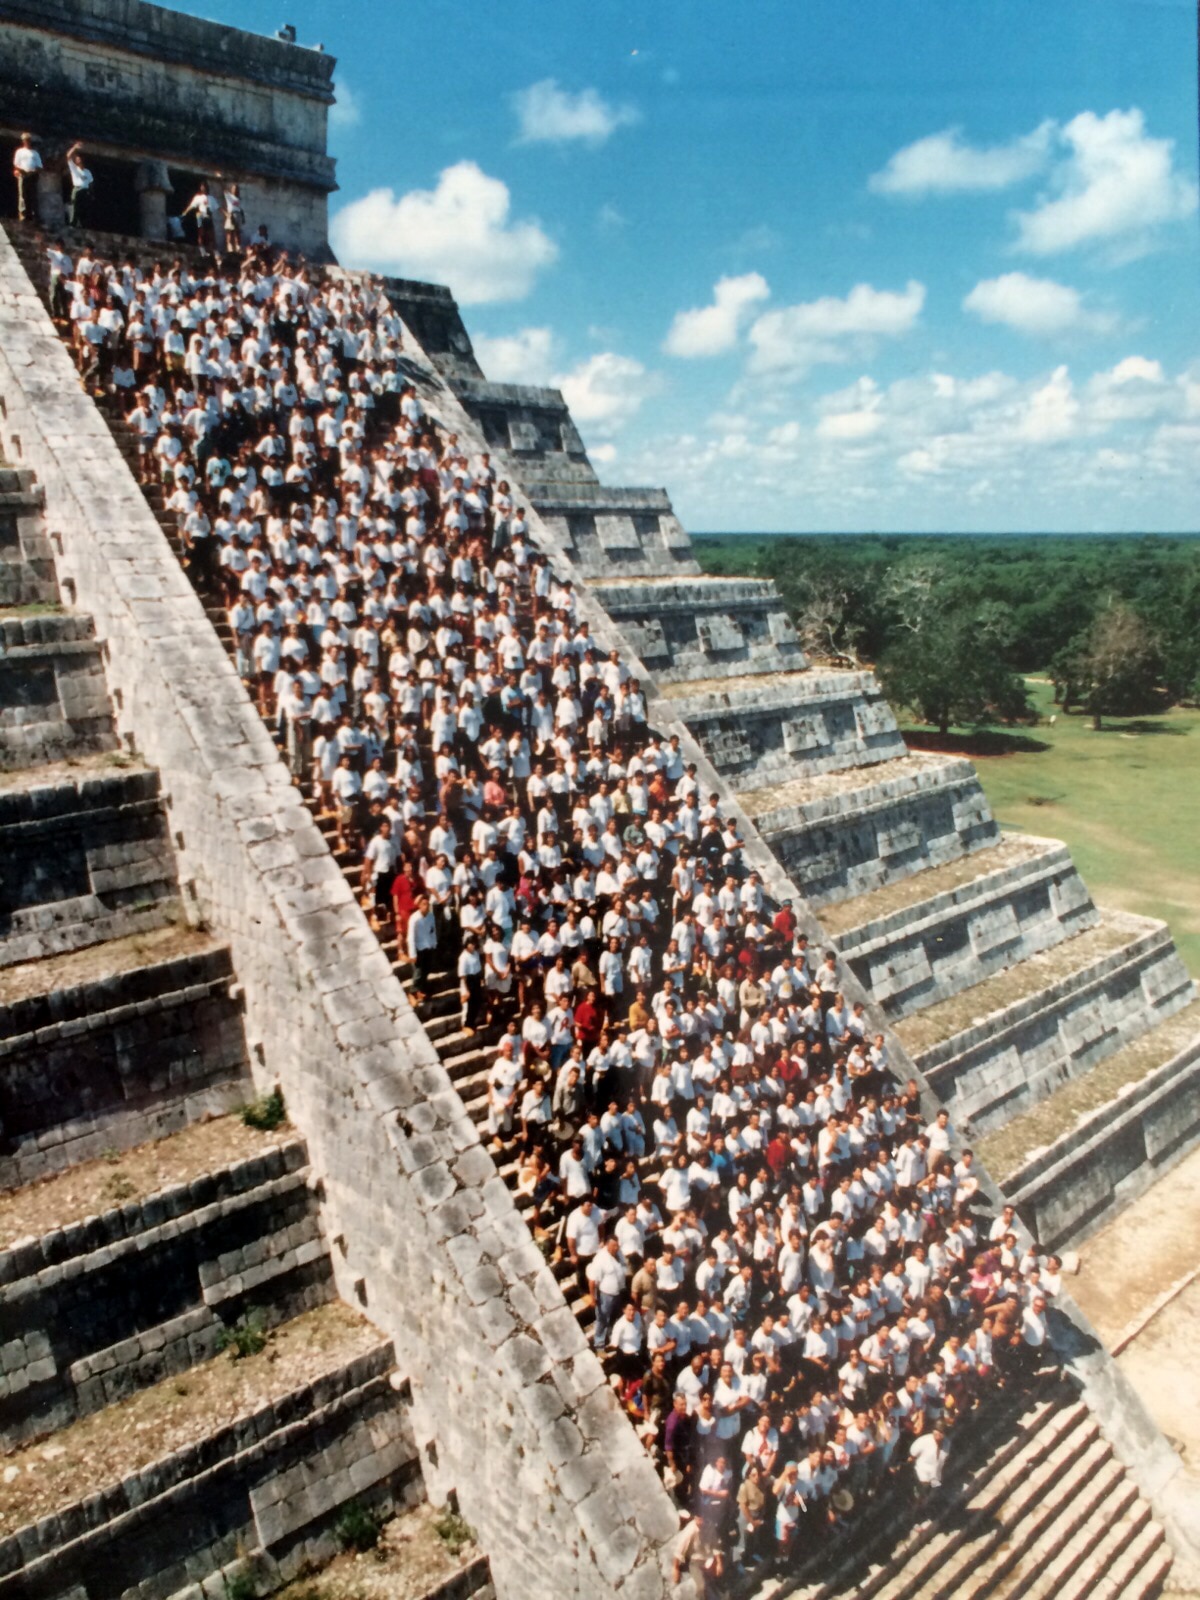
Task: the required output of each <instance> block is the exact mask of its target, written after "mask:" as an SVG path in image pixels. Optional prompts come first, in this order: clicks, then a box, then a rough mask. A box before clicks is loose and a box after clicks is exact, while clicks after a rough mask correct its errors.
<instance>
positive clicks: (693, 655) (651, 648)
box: [589, 575, 807, 684]
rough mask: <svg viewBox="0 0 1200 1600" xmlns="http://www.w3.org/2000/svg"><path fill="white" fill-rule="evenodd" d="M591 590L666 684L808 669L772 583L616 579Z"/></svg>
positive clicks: (737, 579) (596, 584) (722, 579)
mask: <svg viewBox="0 0 1200 1600" xmlns="http://www.w3.org/2000/svg"><path fill="white" fill-rule="evenodd" d="M589 588H590V590H591V592H592V593H593V594H594V595H595V596H596V598H597V599H598V600H599V601H600V603H601V605H602V606H603V607H604V609H605V610H606V611H607V612H608V614H609V616H610V617H612V619H613V620H614V622H616V623H617V624H618V625H619V627H620V629H621V631H622V633H623V634H624V635H625V637H626V638H627V639H628V640H629V643H630V645H631V646H632V647H633V649H634V650H635V651H636V652H637V654H638V655H639V656H640V657H641V659H642V660H643V661H644V662H645V663H646V667H647V669H648V670H649V671H650V672H652V673H653V674H654V677H655V679H656V681H657V682H659V683H663V684H667V683H676V682H679V681H681V680H687V679H691V678H711V677H715V676H718V675H720V673H721V669H722V667H724V668H725V669H726V671H727V672H728V673H729V674H730V675H734V674H742V673H746V672H754V671H759V672H790V671H795V670H796V669H797V668H803V667H804V666H806V665H807V662H806V660H805V656H804V652H803V650H801V648H800V642H799V640H798V639H797V637H796V630H795V628H794V627H793V626H792V620H791V617H790V616H789V615H788V610H787V607H786V606H785V605H784V603H783V599H782V597H781V596H780V595H779V593H778V591H777V590H776V588H775V585H774V584H773V583H772V582H770V580H769V579H763V578H703V577H688V578H674V577H670V578H663V579H661V580H659V581H657V582H655V581H652V580H646V579H642V578H640V577H638V576H637V575H631V576H630V577H628V578H621V577H617V576H615V575H614V577H613V578H612V579H607V578H606V579H604V580H603V581H600V582H597V583H593V584H590V585H589Z"/></svg>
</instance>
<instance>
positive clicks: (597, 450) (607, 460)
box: [588, 444, 617, 467]
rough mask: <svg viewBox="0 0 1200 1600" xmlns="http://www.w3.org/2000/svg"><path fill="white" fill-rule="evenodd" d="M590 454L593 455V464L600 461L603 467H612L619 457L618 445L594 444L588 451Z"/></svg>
mask: <svg viewBox="0 0 1200 1600" xmlns="http://www.w3.org/2000/svg"><path fill="white" fill-rule="evenodd" d="M588 455H589V456H590V457H591V460H592V465H593V466H595V465H596V464H597V462H598V463H599V464H600V466H602V467H611V466H612V464H613V462H614V461H615V460H616V459H617V447H616V445H615V444H594V445H593V446H592V447H591V449H590V450H589V451H588Z"/></svg>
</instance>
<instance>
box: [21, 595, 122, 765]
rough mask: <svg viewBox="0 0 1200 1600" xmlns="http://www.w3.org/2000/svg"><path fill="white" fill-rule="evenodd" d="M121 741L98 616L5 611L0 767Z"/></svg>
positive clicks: (110, 747)
mask: <svg viewBox="0 0 1200 1600" xmlns="http://www.w3.org/2000/svg"><path fill="white" fill-rule="evenodd" d="M118 743H119V741H118V738H117V734H116V729H115V726H114V723H113V715H112V707H111V706H110V704H109V700H108V685H107V683H106V682H105V677H104V660H103V655H102V650H101V645H100V642H99V640H98V639H97V638H96V632H95V628H94V626H93V624H92V619H91V618H90V617H85V616H80V615H77V614H74V613H69V612H68V613H50V614H41V615H39V614H37V613H32V614H31V613H27V612H26V613H21V612H14V613H11V614H9V615H0V770H4V769H7V768H13V767H29V766H32V765H34V764H35V763H36V762H48V761H59V760H62V759H63V758H64V757H65V756H69V755H83V754H87V753H91V752H95V751H106V750H114V749H116V747H117V745H118Z"/></svg>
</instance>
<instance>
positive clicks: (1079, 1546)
mask: <svg viewBox="0 0 1200 1600" xmlns="http://www.w3.org/2000/svg"><path fill="white" fill-rule="evenodd" d="M1098 1512H1102V1513H1103V1514H1102V1515H1098V1514H1097V1513H1098ZM1149 1516H1150V1508H1149V1507H1148V1506H1147V1505H1146V1503H1145V1501H1144V1500H1141V1499H1140V1498H1139V1495H1138V1492H1137V1486H1136V1484H1135V1483H1134V1482H1133V1480H1132V1478H1130V1477H1129V1476H1128V1475H1127V1474H1126V1473H1124V1472H1123V1471H1122V1470H1121V1467H1120V1464H1119V1463H1118V1462H1116V1461H1110V1462H1109V1463H1108V1465H1107V1467H1105V1468H1103V1469H1102V1470H1101V1471H1100V1472H1099V1473H1098V1474H1097V1475H1096V1477H1095V1479H1094V1480H1093V1481H1092V1482H1090V1483H1088V1484H1086V1485H1085V1487H1084V1489H1083V1492H1082V1493H1081V1494H1080V1496H1079V1498H1078V1499H1077V1500H1076V1501H1075V1502H1074V1503H1073V1504H1071V1505H1070V1506H1068V1508H1067V1509H1066V1511H1065V1512H1064V1513H1063V1515H1062V1516H1061V1517H1060V1518H1059V1519H1058V1520H1057V1522H1055V1523H1054V1524H1052V1526H1051V1528H1050V1530H1049V1537H1047V1538H1046V1539H1045V1540H1043V1541H1042V1543H1041V1544H1040V1545H1039V1547H1038V1548H1037V1550H1036V1551H1035V1552H1034V1555H1035V1559H1034V1560H1028V1559H1027V1560H1025V1561H1021V1562H1019V1563H1018V1564H1017V1566H1016V1568H1015V1569H1014V1570H1013V1571H1011V1572H1010V1573H1009V1574H1008V1575H1007V1577H1005V1578H1004V1579H1003V1580H1002V1581H1001V1582H1000V1583H999V1584H997V1585H996V1587H995V1589H994V1590H993V1594H994V1595H995V1596H996V1597H997V1600H1055V1597H1056V1596H1057V1595H1058V1593H1059V1590H1060V1589H1061V1587H1062V1585H1063V1584H1064V1582H1066V1581H1067V1579H1068V1578H1069V1576H1070V1574H1071V1573H1073V1572H1075V1571H1076V1570H1077V1569H1078V1568H1079V1567H1080V1565H1081V1564H1083V1563H1084V1562H1087V1561H1088V1558H1089V1557H1090V1556H1091V1554H1092V1552H1093V1551H1094V1550H1095V1549H1096V1548H1097V1546H1098V1545H1099V1544H1100V1543H1101V1542H1102V1540H1103V1539H1104V1538H1105V1536H1106V1535H1107V1533H1108V1532H1109V1530H1110V1529H1112V1528H1113V1527H1114V1526H1115V1525H1119V1524H1120V1523H1121V1522H1123V1521H1124V1520H1125V1519H1126V1518H1127V1517H1128V1518H1130V1520H1131V1521H1135V1522H1137V1523H1138V1525H1139V1526H1143V1525H1144V1523H1145V1522H1146V1521H1148V1520H1149Z"/></svg>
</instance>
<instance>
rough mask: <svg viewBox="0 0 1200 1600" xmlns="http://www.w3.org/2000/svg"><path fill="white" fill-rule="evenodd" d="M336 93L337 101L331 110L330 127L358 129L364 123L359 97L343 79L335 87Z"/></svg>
mask: <svg viewBox="0 0 1200 1600" xmlns="http://www.w3.org/2000/svg"><path fill="white" fill-rule="evenodd" d="M334 93H335V94H336V95H337V99H336V100H335V101H334V102H333V104H332V105H331V106H330V108H329V126H330V127H331V128H356V127H357V126H358V124H359V123H360V122H361V121H362V107H361V106H360V105H359V103H358V96H357V95H356V94H355V93H354V92H353V90H352V89H351V88H350V85H349V84H348V83H345V82H343V81H342V80H341V79H339V80H338V82H337V83H336V84H335V85H334Z"/></svg>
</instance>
